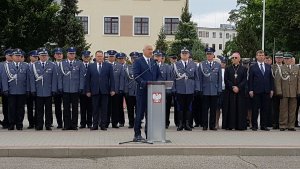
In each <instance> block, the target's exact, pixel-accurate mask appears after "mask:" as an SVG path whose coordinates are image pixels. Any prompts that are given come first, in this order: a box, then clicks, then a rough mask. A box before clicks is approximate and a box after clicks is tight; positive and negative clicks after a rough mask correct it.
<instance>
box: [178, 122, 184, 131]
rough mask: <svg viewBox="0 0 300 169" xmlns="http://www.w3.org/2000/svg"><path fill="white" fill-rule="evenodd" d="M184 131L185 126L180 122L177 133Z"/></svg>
mask: <svg viewBox="0 0 300 169" xmlns="http://www.w3.org/2000/svg"><path fill="white" fill-rule="evenodd" d="M182 130H183V124H182V121H179V125H178V127H177V131H182Z"/></svg>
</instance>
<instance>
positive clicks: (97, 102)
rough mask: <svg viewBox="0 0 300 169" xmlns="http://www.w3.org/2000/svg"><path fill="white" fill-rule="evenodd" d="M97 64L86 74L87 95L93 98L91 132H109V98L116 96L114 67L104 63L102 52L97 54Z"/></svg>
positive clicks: (89, 68)
mask: <svg viewBox="0 0 300 169" xmlns="http://www.w3.org/2000/svg"><path fill="white" fill-rule="evenodd" d="M95 58H96V62H95V63H92V64H90V66H89V67H88V69H87V73H86V81H85V82H86V86H85V87H86V89H85V90H86V95H87V96H88V97H92V104H93V105H92V107H93V127H92V128H91V130H98V126H99V125H100V129H101V130H107V127H106V124H107V105H108V97H109V95H110V96H113V95H115V83H114V73H113V67H112V65H111V64H110V63H107V62H104V55H103V52H102V51H97V52H96V53H95Z"/></svg>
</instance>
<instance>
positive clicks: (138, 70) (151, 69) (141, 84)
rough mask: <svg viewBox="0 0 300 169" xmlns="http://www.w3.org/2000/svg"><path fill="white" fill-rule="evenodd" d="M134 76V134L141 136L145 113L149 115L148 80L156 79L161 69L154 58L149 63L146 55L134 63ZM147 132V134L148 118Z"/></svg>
mask: <svg viewBox="0 0 300 169" xmlns="http://www.w3.org/2000/svg"><path fill="white" fill-rule="evenodd" d="M142 73H143V74H142ZM133 76H134V78H135V79H136V82H137V96H136V101H137V103H136V106H137V110H136V118H135V122H134V134H135V135H134V136H135V137H137V136H141V130H140V128H141V122H142V119H143V118H144V115H145V116H146V117H147V81H156V80H157V79H158V77H159V76H160V70H159V67H158V65H157V64H156V63H155V61H154V60H153V59H152V58H151V59H150V65H148V63H147V62H146V60H145V59H144V57H140V58H138V59H136V60H135V62H134V64H133ZM145 133H146V136H147V120H146V126H145Z"/></svg>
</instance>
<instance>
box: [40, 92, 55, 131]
mask: <svg viewBox="0 0 300 169" xmlns="http://www.w3.org/2000/svg"><path fill="white" fill-rule="evenodd" d="M36 99H37V100H36V103H37V107H36V108H37V114H36V116H37V123H36V128H42V127H43V126H44V116H45V127H51V116H52V97H51V96H49V97H37V98H36Z"/></svg>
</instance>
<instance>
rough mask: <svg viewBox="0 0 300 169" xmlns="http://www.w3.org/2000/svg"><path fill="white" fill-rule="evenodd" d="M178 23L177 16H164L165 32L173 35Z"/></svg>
mask: <svg viewBox="0 0 300 169" xmlns="http://www.w3.org/2000/svg"><path fill="white" fill-rule="evenodd" d="M178 24H179V18H165V34H166V35H175V33H176V31H177V27H178Z"/></svg>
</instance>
